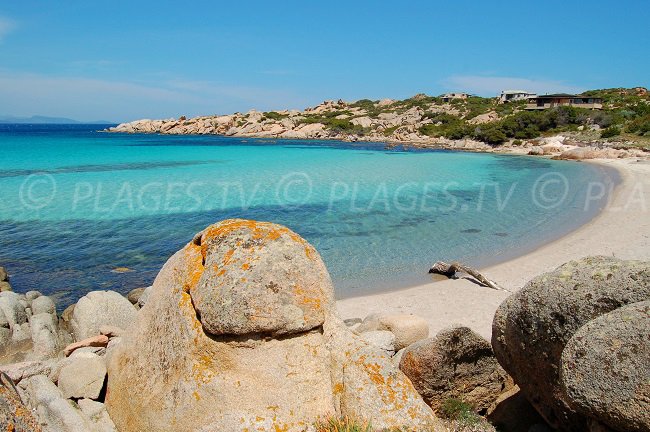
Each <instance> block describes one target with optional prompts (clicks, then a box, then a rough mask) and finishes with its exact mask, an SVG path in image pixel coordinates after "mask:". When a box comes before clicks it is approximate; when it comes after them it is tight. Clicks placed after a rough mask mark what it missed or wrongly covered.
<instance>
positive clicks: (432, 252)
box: [0, 124, 618, 309]
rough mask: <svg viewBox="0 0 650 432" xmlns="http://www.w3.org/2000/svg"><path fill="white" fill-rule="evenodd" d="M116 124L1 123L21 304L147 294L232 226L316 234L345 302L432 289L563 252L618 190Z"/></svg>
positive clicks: (471, 160) (369, 152)
mask: <svg viewBox="0 0 650 432" xmlns="http://www.w3.org/2000/svg"><path fill="white" fill-rule="evenodd" d="M104 127H105V126H96V125H95V126H93V125H24V124H21V125H11V124H3V125H0V266H3V267H5V268H6V269H7V271H8V272H9V274H10V281H11V284H12V286H13V289H14V291H17V292H26V291H29V290H38V291H40V292H41V293H43V294H47V295H53V296H54V297H55V298H56V299H57V302H58V304H57V306H58V308H59V309H62V308H63V307H65V306H66V305H68V304H71V303H73V302H75V301H76V300H77V299H79V298H80V297H81V296H83V295H84V294H86V293H87V292H89V291H93V290H116V291H119V292H121V293H127V292H128V291H130V290H131V289H134V288H137V287H145V286H148V285H150V284H151V283H152V281H153V280H154V278H155V276H156V274H157V273H158V271H159V269H160V268H161V266H162V265H163V264H164V263H165V261H166V260H167V259H168V258H169V257H170V256H171V255H172V254H173V253H174V252H175V251H177V250H179V249H180V248H182V247H183V246H184V245H185V244H186V243H187V242H189V241H190V240H191V239H192V237H193V235H194V234H195V233H196V232H198V231H200V230H202V229H203V228H205V227H206V226H208V225H210V224H213V223H216V222H218V221H221V220H223V219H228V218H245V219H255V220H261V221H271V222H275V223H279V224H282V225H285V226H287V227H289V228H290V229H292V230H293V231H295V232H296V233H298V234H300V235H301V236H303V237H304V238H305V239H307V240H308V241H309V242H310V243H311V244H312V245H314V247H316V249H317V250H318V251H319V253H320V254H321V256H322V258H323V260H324V262H325V264H326V265H327V268H328V269H329V272H330V274H331V277H332V280H333V283H334V286H335V290H336V295H337V297H338V298H347V297H353V296H361V295H367V294H372V293H377V292H381V291H390V290H397V289H402V288H406V287H409V286H413V285H418V284H422V283H426V282H429V281H431V276H430V275H429V274H428V269H429V267H430V266H431V264H433V263H434V262H436V261H438V260H443V261H462V262H465V263H467V264H469V265H472V266H476V267H481V266H486V265H490V264H496V263H498V262H503V261H506V260H508V259H511V258H513V257H516V256H519V255H522V254H525V253H527V252H530V251H532V250H534V249H536V248H538V247H540V246H541V245H543V244H545V243H548V242H551V241H554V240H556V239H559V238H561V237H562V236H564V235H566V234H567V233H569V232H571V231H573V230H575V229H577V228H578V227H580V226H581V225H583V224H585V223H588V222H589V221H590V220H591V219H592V218H594V217H595V216H596V215H597V214H598V212H599V211H600V210H601V209H602V208H603V207H604V206H605V205H606V203H607V199H608V196H609V195H610V193H611V190H612V188H613V187H614V186H615V185H616V183H617V182H618V178H617V174H616V172H614V171H612V170H610V169H607V168H604V167H601V166H598V165H595V164H590V163H578V162H568V161H555V160H550V159H545V158H540V157H529V156H511V155H499V154H488V153H469V152H456V151H445V150H422V149H409V148H405V147H401V146H389V145H387V144H386V143H368V142H363V143H350V142H338V141H319V140H285V139H252V138H234V137H222V136H212V135H210V136H171V135H154V134H151V135H147V134H142V135H140V134H135V135H130V134H114V133H106V132H102V131H100V130H99V129H102V128H104ZM432 295H435V293H433V292H432Z"/></svg>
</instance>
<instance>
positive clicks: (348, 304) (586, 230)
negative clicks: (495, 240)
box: [336, 159, 650, 340]
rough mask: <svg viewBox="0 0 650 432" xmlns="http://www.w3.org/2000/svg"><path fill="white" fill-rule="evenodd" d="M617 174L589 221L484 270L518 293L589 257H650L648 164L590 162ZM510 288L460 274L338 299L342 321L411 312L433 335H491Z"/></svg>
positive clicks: (647, 258)
mask: <svg viewBox="0 0 650 432" xmlns="http://www.w3.org/2000/svg"><path fill="white" fill-rule="evenodd" d="M590 162H591V163H597V164H599V165H601V166H605V167H609V168H613V169H615V170H616V171H617V172H618V175H619V177H620V183H619V184H618V185H616V186H615V187H614V189H613V191H612V193H611V195H610V199H609V202H608V203H607V204H606V205H605V207H604V208H603V209H602V210H601V211H600V212H599V213H597V214H596V216H595V217H594V218H592V219H591V220H590V221H588V222H587V223H586V224H584V225H582V226H580V227H578V228H577V229H575V230H573V231H571V232H569V233H568V234H566V235H564V236H562V237H560V238H559V239H556V240H552V241H551V242H549V243H546V244H543V245H541V246H539V247H537V248H536V249H534V250H532V251H529V252H527V253H525V254H523V255H521V256H518V257H514V258H512V259H509V260H507V261H504V262H501V263H498V264H494V265H489V266H486V267H482V268H481V271H482V272H483V273H484V274H485V275H486V276H487V277H488V278H490V279H493V280H495V281H496V282H497V283H499V284H500V285H501V286H503V287H505V288H506V289H508V290H510V291H511V292H514V291H516V290H518V289H520V288H521V287H523V286H524V285H525V283H526V282H527V281H529V280H530V279H532V278H534V277H535V276H537V275H539V274H541V273H545V272H548V271H551V270H553V269H555V268H556V267H558V266H560V265H561V264H563V263H565V262H567V261H570V260H573V259H578V258H581V257H584V256H589V255H613V256H616V257H618V258H623V259H638V260H649V259H650V218H648V217H647V216H648V212H649V210H650V163H649V162H648V161H647V160H646V161H637V160H636V159H598V160H591V161H590ZM509 295H510V292H504V291H496V290H492V289H489V288H485V287H481V286H478V285H476V284H475V283H473V282H471V281H469V280H467V279H464V278H461V279H457V280H441V281H432V282H429V283H426V284H421V285H416V286H413V287H410V288H404V289H399V290H397V291H390V292H382V293H378V294H371V295H365V296H360V297H350V298H346V299H341V300H337V302H336V303H337V309H338V311H339V313H340V315H341V317H342V318H343V319H347V318H364V317H365V316H367V315H369V314H371V313H378V312H385V313H406V314H408V313H412V314H415V315H419V316H421V317H423V318H424V319H426V320H427V321H428V323H429V330H430V335H431V336H433V335H435V334H436V333H437V332H438V331H440V330H442V329H443V328H447V327H449V326H451V325H454V324H460V325H465V326H468V327H470V328H472V329H473V330H474V331H476V332H477V333H479V334H481V335H482V336H483V337H486V338H488V340H489V339H490V337H491V332H492V318H493V316H494V312H495V311H496V309H497V308H498V306H499V305H500V304H501V302H502V301H503V300H505V298H506V297H508V296H509Z"/></svg>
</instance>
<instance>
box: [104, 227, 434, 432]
mask: <svg viewBox="0 0 650 432" xmlns="http://www.w3.org/2000/svg"><path fill="white" fill-rule="evenodd" d="M122 339H123V340H122V342H121V343H120V344H119V345H117V346H115V348H114V349H113V350H112V353H111V355H110V357H109V360H108V388H107V394H106V407H107V409H108V412H109V414H110V416H111V418H112V419H113V421H114V422H115V425H116V426H117V428H118V429H119V430H120V431H141V430H147V431H167V430H176V431H195V430H223V431H244V430H282V431H303V430H310V429H311V428H312V425H313V424H314V422H315V421H317V420H318V419H319V418H323V417H328V416H342V415H348V416H350V417H355V418H364V419H368V420H370V421H371V422H372V424H373V426H375V427H377V428H388V427H405V428H406V429H423V428H425V427H429V426H434V425H435V424H437V419H436V418H435V416H434V415H433V412H432V411H431V410H430V409H429V408H428V407H427V406H426V404H425V403H424V401H422V399H421V398H420V397H419V395H418V394H417V392H416V391H415V389H414V388H413V386H412V385H411V383H410V382H409V380H408V379H407V378H406V377H405V376H404V375H403V374H402V373H401V372H400V371H399V370H398V369H397V368H395V367H394V366H393V365H392V363H391V359H390V357H389V356H388V355H387V354H386V353H385V352H383V351H382V350H381V349H379V348H376V347H373V346H371V345H369V344H367V343H366V342H364V341H362V340H361V339H359V338H358V337H356V336H355V335H353V334H352V333H351V332H350V331H349V330H348V329H347V328H346V327H345V324H344V323H343V322H342V321H340V320H339V319H338V317H336V315H335V314H334V298H333V288H332V284H331V281H330V278H329V275H328V273H327V270H326V268H325V266H324V264H323V262H322V260H321V258H320V256H319V254H318V253H317V252H316V250H315V249H314V248H313V247H312V246H311V245H309V244H308V243H307V242H306V241H305V240H303V239H302V238H301V237H299V236H298V235H297V234H295V233H293V232H292V231H290V230H289V229H287V228H285V227H282V226H278V225H275V224H270V223H261V222H253V221H244V220H227V221H223V222H221V223H219V224H216V225H213V226H211V227H209V228H207V229H206V230H204V231H203V232H201V233H199V234H198V235H197V236H195V238H194V239H193V240H192V241H191V242H190V243H189V244H188V245H187V246H186V247H185V248H183V249H182V250H180V251H179V252H177V253H176V254H175V255H174V256H172V257H171V258H170V260H169V261H168V262H167V263H166V264H165V265H164V267H163V268H162V270H161V271H160V273H159V274H158V276H157V277H156V280H155V281H154V284H153V287H152V288H151V291H150V294H149V298H148V300H147V303H146V305H145V306H144V307H143V308H142V310H141V312H140V313H139V315H138V318H137V321H136V324H135V325H134V326H133V327H132V331H131V332H129V333H128V334H126V335H125V336H124V337H123V338H122Z"/></svg>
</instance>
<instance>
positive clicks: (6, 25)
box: [0, 15, 16, 43]
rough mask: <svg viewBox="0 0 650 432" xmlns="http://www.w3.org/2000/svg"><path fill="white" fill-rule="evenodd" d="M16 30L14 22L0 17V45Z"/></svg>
mask: <svg viewBox="0 0 650 432" xmlns="http://www.w3.org/2000/svg"><path fill="white" fill-rule="evenodd" d="M15 28H16V22H15V21H13V20H10V19H9V18H7V17H3V16H2V15H0V43H1V42H2V40H3V39H4V38H5V36H7V35H8V34H9V33H11V32H12V31H13V30H14V29H15Z"/></svg>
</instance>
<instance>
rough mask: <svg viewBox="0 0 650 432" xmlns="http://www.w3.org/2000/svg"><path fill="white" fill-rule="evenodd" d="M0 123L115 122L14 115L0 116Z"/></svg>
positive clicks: (106, 123) (107, 123)
mask: <svg viewBox="0 0 650 432" xmlns="http://www.w3.org/2000/svg"><path fill="white" fill-rule="evenodd" d="M0 123H3V124H8V123H9V124H101V125H110V124H115V122H111V121H107V120H95V121H88V122H82V121H78V120H73V119H70V118H65V117H47V116H37V115H35V116H31V117H15V116H9V115H6V116H0Z"/></svg>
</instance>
